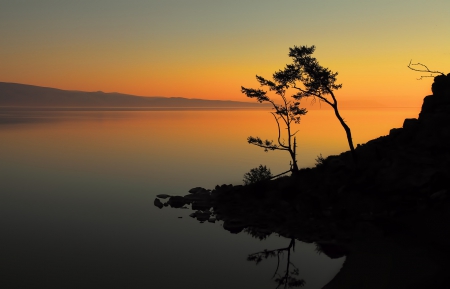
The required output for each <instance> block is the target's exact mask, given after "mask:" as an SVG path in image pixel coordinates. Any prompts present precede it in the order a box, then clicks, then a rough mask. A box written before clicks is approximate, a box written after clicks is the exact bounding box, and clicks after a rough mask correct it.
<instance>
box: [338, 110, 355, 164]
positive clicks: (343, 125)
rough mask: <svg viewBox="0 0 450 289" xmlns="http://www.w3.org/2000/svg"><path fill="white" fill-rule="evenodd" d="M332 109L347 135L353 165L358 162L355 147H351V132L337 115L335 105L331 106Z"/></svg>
mask: <svg viewBox="0 0 450 289" xmlns="http://www.w3.org/2000/svg"><path fill="white" fill-rule="evenodd" d="M333 109H334V114H335V115H336V117H337V118H338V120H339V122H340V123H341V125H342V127H343V128H344V130H345V133H346V135H347V141H348V146H349V147H350V151H351V153H352V158H353V161H354V162H355V163H357V161H358V157H357V155H356V151H355V147H354V146H353V140H352V132H351V130H350V127H349V126H348V125H347V124H346V123H345V121H344V119H343V118H342V117H341V115H340V114H339V111H338V108H337V105H334V106H333Z"/></svg>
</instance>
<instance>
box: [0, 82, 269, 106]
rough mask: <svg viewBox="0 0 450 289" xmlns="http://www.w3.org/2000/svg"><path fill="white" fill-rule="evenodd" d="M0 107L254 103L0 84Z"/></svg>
mask: <svg viewBox="0 0 450 289" xmlns="http://www.w3.org/2000/svg"><path fill="white" fill-rule="evenodd" d="M0 107H29V108H44V107H46V108H145V107H148V108H156V107H165V108H171V107H173V108H175V107H181V108H194V107H196V108H238V107H239V108H256V107H260V108H262V107H268V106H267V105H265V104H260V103H254V102H240V101H227V100H206V99H189V98H182V97H144V96H135V95H129V94H122V93H115V92H113V93H104V92H101V91H97V92H84V91H72V90H62V89H56V88H49V87H40V86H34V85H26V84H18V83H8V82H0Z"/></svg>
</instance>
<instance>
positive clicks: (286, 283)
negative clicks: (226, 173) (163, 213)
mask: <svg viewBox="0 0 450 289" xmlns="http://www.w3.org/2000/svg"><path fill="white" fill-rule="evenodd" d="M261 185H268V184H264V183H263V184H259V185H256V186H253V187H252V189H253V191H252V190H249V187H243V186H231V185H222V186H216V189H214V190H212V191H211V190H206V189H204V188H200V187H197V188H193V189H191V190H190V191H189V193H190V194H188V195H186V196H170V195H167V194H160V195H157V198H155V200H154V205H155V206H156V207H158V208H159V209H162V208H164V207H170V208H176V209H189V208H190V209H192V210H193V211H194V212H192V213H191V214H190V217H192V218H194V219H196V220H197V221H198V222H200V223H204V222H209V223H215V222H216V221H221V222H223V224H222V227H223V229H224V230H227V231H229V232H230V233H232V234H238V233H241V232H244V233H247V234H249V235H251V236H252V237H254V238H256V239H259V240H261V241H262V240H265V239H266V238H267V237H269V236H270V235H272V234H277V235H278V236H280V237H285V238H287V239H288V240H289V243H288V245H287V246H286V247H282V248H276V249H273V248H271V249H264V250H261V251H258V252H254V253H251V254H249V255H248V256H247V261H250V262H254V263H255V264H256V265H258V264H260V263H261V262H263V261H265V260H268V259H276V261H277V263H276V267H275V270H274V273H273V275H272V276H271V280H273V281H274V282H275V283H276V287H275V288H293V287H303V286H305V285H306V282H307V281H306V280H307V279H308V276H303V275H302V272H301V271H300V270H299V268H298V267H297V266H296V264H295V263H294V262H293V259H292V257H293V254H294V252H295V245H296V242H298V241H302V242H305V241H306V242H311V241H308V240H311V239H317V238H316V237H314V236H315V235H316V233H317V230H311V228H310V227H308V226H303V225H302V224H300V218H299V215H301V214H303V213H304V212H302V213H300V214H299V212H298V208H296V207H295V206H293V205H291V204H290V203H289V202H287V201H286V199H283V198H279V197H274V196H270V195H266V194H263V193H262V190H260V189H261V188H260V186H261ZM252 192H259V193H256V194H253V193H252ZM313 227H314V225H313ZM321 229H322V230H320V231H321V232H322V233H323V232H324V231H323V228H321ZM305 232H307V233H306V234H305ZM301 235H302V236H303V237H300V236H301ZM329 236H331V235H329ZM315 246H316V248H315V251H316V253H318V254H321V253H324V254H325V255H326V256H327V257H329V258H330V259H337V258H342V257H344V256H345V255H346V250H345V248H343V247H341V246H340V245H339V244H337V243H336V242H335V240H334V239H333V238H332V237H330V238H328V237H324V236H322V239H321V240H320V241H318V242H315ZM283 268H284V269H283Z"/></svg>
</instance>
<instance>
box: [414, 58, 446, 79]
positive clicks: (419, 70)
mask: <svg viewBox="0 0 450 289" xmlns="http://www.w3.org/2000/svg"><path fill="white" fill-rule="evenodd" d="M412 65H418V66H422V67H425V69H416V68H413V67H411V66H412ZM408 68H409V69H411V70H414V71H418V72H428V73H430V75H421V76H420V78H418V79H417V80H421V79H423V78H424V77H434V75H433V73H434V74H441V75H445V74H444V73H443V72H440V71H437V70H434V71H433V70H430V69H429V68H428V66H426V65H425V64H422V63H420V62H417V63H412V59H411V60H410V61H409V64H408Z"/></svg>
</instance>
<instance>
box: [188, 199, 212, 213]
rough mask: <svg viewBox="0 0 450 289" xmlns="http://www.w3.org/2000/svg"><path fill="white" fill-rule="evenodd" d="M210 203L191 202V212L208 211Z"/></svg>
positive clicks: (205, 201)
mask: <svg viewBox="0 0 450 289" xmlns="http://www.w3.org/2000/svg"><path fill="white" fill-rule="evenodd" d="M211 206H212V205H211V202H209V200H198V201H194V202H192V210H202V211H204V210H209V209H210V208H211Z"/></svg>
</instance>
